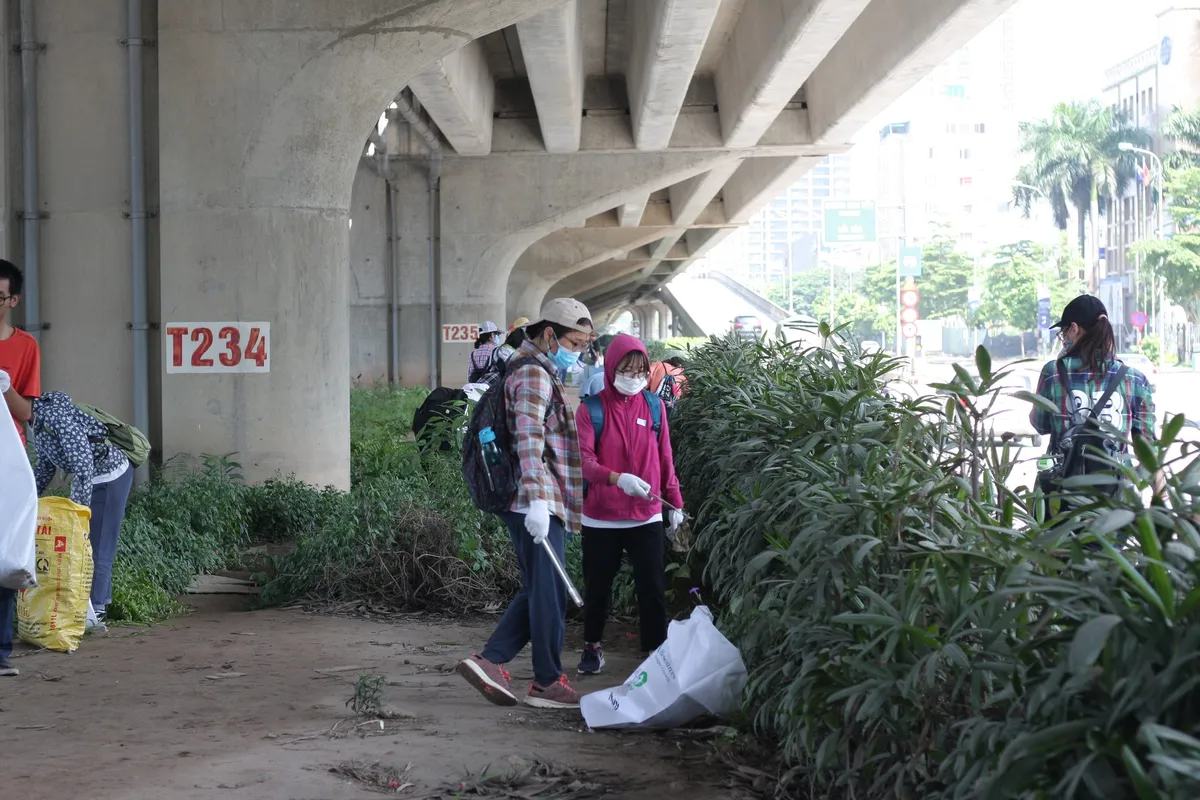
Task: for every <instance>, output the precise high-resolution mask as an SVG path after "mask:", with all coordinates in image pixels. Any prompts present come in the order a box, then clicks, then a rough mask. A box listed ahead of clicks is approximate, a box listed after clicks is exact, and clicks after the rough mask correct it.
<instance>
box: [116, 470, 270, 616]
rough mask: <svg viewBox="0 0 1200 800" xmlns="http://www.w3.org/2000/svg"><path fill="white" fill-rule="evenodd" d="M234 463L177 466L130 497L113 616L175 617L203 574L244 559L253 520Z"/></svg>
mask: <svg viewBox="0 0 1200 800" xmlns="http://www.w3.org/2000/svg"><path fill="white" fill-rule="evenodd" d="M229 466H230V465H229V464H228V463H227V462H221V461H219V460H218V461H210V462H209V463H208V464H207V465H206V466H204V467H202V468H201V469H200V470H198V471H196V472H190V473H183V474H180V470H179V469H177V468H174V469H170V470H168V471H167V472H168V474H166V475H162V476H159V477H158V479H156V480H155V481H153V482H151V483H150V484H149V485H148V486H146V487H143V488H139V489H138V490H136V491H134V492H133V493H132V494H131V495H130V498H129V505H128V507H127V508H126V511H125V522H124V524H123V525H122V526H121V538H120V540H119V542H118V545H117V557H116V561H115V562H114V563H113V604H112V606H110V607H109V609H108V613H109V615H110V617H111V618H112V619H113V620H125V621H130V622H139V623H145V622H153V621H155V620H157V619H161V618H163V617H165V616H168V615H169V614H170V613H172V612H173V611H174V610H176V609H177V607H178V606H177V605H176V604H175V601H174V598H175V597H177V596H178V595H180V594H182V593H183V592H184V591H185V590H186V589H187V587H188V586H189V585H190V584H191V582H192V580H193V579H194V578H195V576H197V575H203V574H206V573H209V572H213V571H215V570H219V569H222V568H225V567H228V566H231V565H233V564H236V563H237V561H238V560H239V558H240V556H241V553H242V550H243V548H244V547H245V546H246V544H247V543H248V542H249V535H248V526H247V522H248V519H249V517H248V514H247V506H246V502H245V487H244V486H243V485H242V483H241V482H240V478H239V476H238V475H237V474H236V471H230V469H229V468H228V467H229ZM171 473H174V474H171Z"/></svg>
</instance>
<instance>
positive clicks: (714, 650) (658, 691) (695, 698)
mask: <svg viewBox="0 0 1200 800" xmlns="http://www.w3.org/2000/svg"><path fill="white" fill-rule="evenodd" d="M745 688H746V665H745V663H744V662H743V661H742V654H741V653H739V652H738V649H737V648H736V647H734V646H733V644H732V643H731V642H730V641H729V640H728V639H726V638H725V637H724V636H722V635H721V632H720V631H718V630H717V628H716V626H715V625H713V617H712V612H711V611H709V610H708V609H707V608H705V607H704V606H698V607H697V608H696V609H695V610H693V611H692V615H691V616H690V617H689V618H687V619H686V620H683V621H682V622H672V623H671V626H670V627H669V628H668V629H667V641H665V642H664V643H663V644H662V646H661V647H659V648H658V649H657V650H655V651H654V652H653V653H651V654H650V657H649V658H648V659H646V660H645V661H643V662H642V665H641V666H640V667H638V668H637V669H636V670H635V671H634V673H633V675H631V676H630V677H629V680H628V681H626V682H625V685H624V686H618V687H616V688H615V689H605V690H603V691H600V692H592V693H591V694H589V695H585V696H584V697H583V699H582V700H581V701H580V709H581V710H582V711H583V718H584V719H585V720H586V721H587V724H588V726H589V727H591V728H677V727H679V726H681V725H686V724H688V723H689V722H691V721H692V720H694V719H696V718H697V717H702V716H704V715H706V714H712V715H714V716H718V717H725V716H729V715H730V714H733V713H734V712H735V711H737V710H738V708H739V707H740V706H741V698H742V690H743V689H745Z"/></svg>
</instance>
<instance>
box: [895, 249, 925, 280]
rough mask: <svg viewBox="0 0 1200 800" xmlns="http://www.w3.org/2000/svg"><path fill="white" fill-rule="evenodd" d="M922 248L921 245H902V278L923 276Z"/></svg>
mask: <svg viewBox="0 0 1200 800" xmlns="http://www.w3.org/2000/svg"><path fill="white" fill-rule="evenodd" d="M921 255H922V252H921V248H919V247H901V248H900V277H901V278H919V277H921Z"/></svg>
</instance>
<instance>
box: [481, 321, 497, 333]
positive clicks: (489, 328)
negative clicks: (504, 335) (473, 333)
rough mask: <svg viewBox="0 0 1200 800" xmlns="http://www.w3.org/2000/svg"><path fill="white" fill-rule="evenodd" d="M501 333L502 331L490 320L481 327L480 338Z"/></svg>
mask: <svg viewBox="0 0 1200 800" xmlns="http://www.w3.org/2000/svg"><path fill="white" fill-rule="evenodd" d="M499 332H500V329H499V328H497V327H496V323H494V322H492V321H491V320H488V321H487V322H485V323H483V324H482V325H480V326H479V335H480V336H482V335H483V334H485V333H499Z"/></svg>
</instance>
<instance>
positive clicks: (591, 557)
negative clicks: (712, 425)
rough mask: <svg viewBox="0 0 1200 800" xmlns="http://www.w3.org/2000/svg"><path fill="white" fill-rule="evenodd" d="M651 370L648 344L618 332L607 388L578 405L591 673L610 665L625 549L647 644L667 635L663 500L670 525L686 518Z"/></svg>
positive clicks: (586, 655)
mask: <svg viewBox="0 0 1200 800" xmlns="http://www.w3.org/2000/svg"><path fill="white" fill-rule="evenodd" d="M649 377H650V359H649V357H648V356H647V354H646V348H645V346H644V345H643V344H642V343H641V342H640V341H639V340H638V339H637V338H635V337H633V336H628V335H626V334H621V335H619V336H617V337H616V338H614V339H613V340H612V343H611V344H609V346H608V350H607V351H606V352H605V354H604V378H605V380H604V389H603V390H602V391H601V392H600V393H599V394H597V395H595V396H593V397H589V398H587V399H586V400H585V401H584V403H583V404H582V405H580V407H579V411H578V412H576V417H575V424H576V427H577V428H578V429H579V450H580V452H581V454H582V456H583V478H584V480H585V481H587V489H586V494H585V496H584V501H583V574H584V584H585V591H584V594H585V597H584V642H585V645H584V649H583V657H582V658H581V659H580V661H579V673H580V674H581V675H594V674H597V673H599V672H600V671H601V670H602V669H603V668H604V651H603V649H602V648H601V640H602V638H603V636H604V623H605V621H606V620H607V618H608V606H609V602H610V600H611V596H612V585H613V580H614V579H615V578H616V576H617V572H618V571H619V570H620V569H621V559H622V557H623V556H624V554H626V553H628V554H629V561H630V564H632V566H633V578H634V584H635V586H636V588H637V597H638V616H639V618H640V628H641V642H642V650H643V651H646V652H650V651H652V650H654V649H656V648H657V647H658V646H659V645H660V644H662V643H663V642H664V641H666V638H667V599H666V575H665V574H664V565H663V559H664V556H665V553H666V536H665V535H664V522H663V517H664V508H663V506H664V503H663V501H666V505H667V511H666V520H667V524H668V525H669V530H670V531H671V532H672V533H674V532H675V531H676V530H677V529H678V528H679V526H680V525H682V524H683V511H682V510H681V509H682V508H683V496H682V495H681V494H680V493H679V479H678V478H676V477H675V462H674V459H673V457H672V455H671V435H670V433H669V431H668V430H667V413H666V409H664V408H663V407H662V400H660V399H659V397H658V396H657V395H654V394H651V393H650V392H649V391H647V389H646V384H647V380H648V379H649ZM651 404H655V405H656V406H657V407H656V408H652V406H651ZM597 423H600V425H599V430H597V427H598V426H597Z"/></svg>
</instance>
